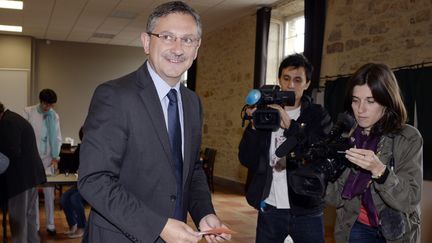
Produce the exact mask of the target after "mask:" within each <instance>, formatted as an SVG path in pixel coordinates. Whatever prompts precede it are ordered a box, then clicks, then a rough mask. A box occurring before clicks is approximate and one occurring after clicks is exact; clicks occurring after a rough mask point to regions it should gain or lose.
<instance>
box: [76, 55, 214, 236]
mask: <svg viewBox="0 0 432 243" xmlns="http://www.w3.org/2000/svg"><path fill="white" fill-rule="evenodd" d="M180 93H181V97H182V102H183V117H184V162H183V205H184V208H183V210H184V215H187V214H186V211H189V213H190V214H191V216H192V218H193V220H194V221H195V224H198V223H199V220H200V219H201V218H202V217H204V216H205V215H207V214H210V213H214V209H213V206H212V203H211V196H210V192H209V189H208V185H207V182H206V177H205V174H204V172H203V170H202V166H201V164H200V162H199V151H200V144H201V127H202V107H201V103H200V100H199V98H198V96H197V95H196V94H195V93H194V92H192V91H190V90H188V89H187V88H185V87H184V86H181V87H180ZM84 134H85V136H84V139H83V141H82V145H81V151H80V167H79V182H78V186H79V190H80V192H81V194H82V196H83V197H84V198H85V199H86V200H87V201H88V202H89V203H90V205H91V206H92V208H93V209H92V211H91V213H90V217H89V230H88V233H89V234H88V240H89V241H90V242H129V241H134V242H163V241H162V240H161V239H160V237H159V235H160V233H161V232H162V229H163V227H164V226H165V224H166V222H167V220H168V218H172V217H173V215H174V208H175V200H176V192H177V189H176V180H175V168H174V160H173V158H172V156H171V147H170V142H169V136H168V132H167V128H166V125H165V120H164V115H163V111H162V106H161V103H160V100H159V97H158V95H157V91H156V88H155V85H154V83H153V81H152V79H151V77H150V75H149V73H148V70H147V65H146V64H144V65H143V66H141V67H140V68H139V69H138V70H137V71H135V72H133V73H130V74H128V75H126V76H124V77H121V78H119V79H116V80H112V81H109V82H106V83H104V84H102V85H100V86H99V87H97V89H96V91H95V93H94V95H93V99H92V102H91V105H90V109H89V113H88V116H87V119H86V121H85V124H84Z"/></svg>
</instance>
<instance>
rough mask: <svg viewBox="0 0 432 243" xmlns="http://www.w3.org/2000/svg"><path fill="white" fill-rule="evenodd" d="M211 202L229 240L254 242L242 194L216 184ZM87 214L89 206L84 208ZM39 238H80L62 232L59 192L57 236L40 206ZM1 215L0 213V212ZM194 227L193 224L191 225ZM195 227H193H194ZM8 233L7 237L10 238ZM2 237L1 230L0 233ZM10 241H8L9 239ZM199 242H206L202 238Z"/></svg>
mask: <svg viewBox="0 0 432 243" xmlns="http://www.w3.org/2000/svg"><path fill="white" fill-rule="evenodd" d="M213 203H214V207H215V210H216V213H217V215H218V216H219V217H220V218H221V219H222V220H223V221H224V223H225V224H227V225H228V226H229V227H230V228H231V229H232V230H234V231H235V232H237V233H236V234H234V235H233V236H232V240H231V241H230V242H233V243H253V242H255V228H256V217H257V212H256V210H255V209H253V208H252V207H250V206H249V205H248V204H247V202H246V200H245V198H244V196H243V195H241V194H240V193H238V192H234V191H231V190H229V189H228V188H221V187H218V186H216V188H215V192H214V193H213ZM86 210H87V215H88V212H89V208H86ZM40 214H41V231H40V232H41V239H42V242H46V243H54V242H58V243H60V242H61V243H78V242H81V239H68V238H67V237H66V236H65V235H63V234H62V233H63V232H65V231H66V230H67V229H68V225H67V222H66V218H65V216H64V213H63V211H61V210H60V208H59V194H56V211H55V225H56V230H57V236H55V237H51V236H48V235H47V233H46V229H45V210H44V208H43V207H41V210H40ZM0 215H1V214H0ZM188 224H189V225H193V224H192V222H191V220H190V219H189V220H188ZM193 227H194V226H193ZM194 228H195V227H194ZM9 234H10V233H8V239H10V235H9ZM326 235H327V236H326V242H328V243H332V242H334V240H333V239H332V237H331V235H332V230H331V229H328V228H326ZM0 236H1V237H3V232H1V233H0ZM9 242H10V241H9ZM201 242H206V241H205V240H202V241H201Z"/></svg>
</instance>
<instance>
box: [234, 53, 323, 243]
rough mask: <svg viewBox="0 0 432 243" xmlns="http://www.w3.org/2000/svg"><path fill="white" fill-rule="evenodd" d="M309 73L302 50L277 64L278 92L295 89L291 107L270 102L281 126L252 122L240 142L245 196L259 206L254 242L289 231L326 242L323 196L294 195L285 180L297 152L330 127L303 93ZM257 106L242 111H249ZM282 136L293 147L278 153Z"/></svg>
mask: <svg viewBox="0 0 432 243" xmlns="http://www.w3.org/2000/svg"><path fill="white" fill-rule="evenodd" d="M311 76H312V65H311V64H310V63H309V61H308V60H307V59H306V58H305V57H304V56H303V55H301V54H294V55H290V56H288V57H287V58H285V59H284V60H283V61H282V63H281V64H280V66H279V72H278V77H279V85H280V86H281V90H282V91H294V92H295V104H294V106H285V107H281V106H280V105H277V104H271V105H268V106H269V107H271V108H273V109H276V110H278V111H279V113H280V116H281V124H280V128H279V129H278V130H277V131H274V132H272V131H271V130H259V129H255V127H254V124H253V121H252V122H251V123H249V125H248V127H247V128H246V130H245V131H244V134H243V137H242V140H241V142H240V145H239V160H240V162H241V163H242V164H243V165H244V166H246V167H247V168H248V169H249V173H250V175H252V179H251V183H250V185H249V187H248V189H247V192H246V199H247V201H248V203H249V204H250V205H251V206H253V207H254V208H256V209H257V210H258V223H257V232H256V242H257V243H261V242H262V243H272V242H274V243H282V242H284V240H285V238H286V237H287V236H288V235H290V236H291V238H292V239H293V240H294V242H295V243H303V242H305V243H306V242H314V243H319V242H324V226H323V212H322V210H323V199H322V198H320V197H310V196H302V195H298V194H295V193H294V192H293V191H292V190H291V188H290V186H289V185H288V175H289V173H290V172H292V171H294V170H295V169H296V168H298V165H299V163H298V162H297V160H296V159H295V157H296V154H301V153H302V151H303V150H304V149H305V148H304V147H306V145H307V144H309V143H312V142H316V141H318V140H320V139H321V138H323V137H325V135H326V133H327V132H328V131H329V130H330V128H331V120H330V116H329V115H328V113H327V112H326V111H325V110H324V108H323V107H321V106H320V105H317V104H312V100H311V98H310V97H309V96H307V95H305V94H303V92H304V91H305V90H307V89H308V87H309V85H310V83H311ZM255 110H256V108H248V109H247V110H246V112H247V114H248V115H249V116H252V113H253V112H254V111H255ZM287 139H288V141H286V140H287ZM285 141H286V142H290V143H292V146H289V147H293V149H291V150H289V151H285V155H286V156H282V158H280V157H278V156H276V149H277V148H278V147H279V146H280V145H281V144H283V143H284V142H285Z"/></svg>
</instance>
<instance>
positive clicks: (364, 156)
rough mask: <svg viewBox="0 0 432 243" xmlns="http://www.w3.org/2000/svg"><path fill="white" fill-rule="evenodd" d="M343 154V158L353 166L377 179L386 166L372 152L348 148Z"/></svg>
mask: <svg viewBox="0 0 432 243" xmlns="http://www.w3.org/2000/svg"><path fill="white" fill-rule="evenodd" d="M345 152H346V154H345V158H347V159H348V160H349V161H351V162H352V163H353V164H356V165H358V166H360V167H361V168H363V169H365V170H368V171H370V172H371V173H372V176H373V177H379V176H380V175H382V174H383V173H384V171H385V169H386V166H385V165H384V164H383V163H382V162H381V161H380V160H379V158H378V156H376V154H375V153H374V152H373V151H372V150H366V149H357V148H350V149H348V150H346V151H345Z"/></svg>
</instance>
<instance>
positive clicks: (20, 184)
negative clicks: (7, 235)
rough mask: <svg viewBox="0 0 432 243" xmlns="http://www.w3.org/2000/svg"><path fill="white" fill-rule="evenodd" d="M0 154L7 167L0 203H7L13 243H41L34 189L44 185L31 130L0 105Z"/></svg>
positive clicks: (1, 181) (2, 177) (0, 179)
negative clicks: (2, 155) (7, 161)
mask: <svg viewBox="0 0 432 243" xmlns="http://www.w3.org/2000/svg"><path fill="white" fill-rule="evenodd" d="M0 153H3V154H4V155H6V156H7V157H8V158H9V160H10V163H9V167H8V168H7V170H6V171H5V172H4V173H3V174H1V175H0V191H1V193H0V203H5V202H6V201H7V202H8V206H9V224H10V228H11V232H12V242H31V243H32V242H40V239H39V235H38V233H37V228H36V219H37V217H36V203H37V190H36V186H37V185H39V184H42V183H45V182H46V176H45V170H44V167H43V164H42V160H41V159H40V157H39V152H38V149H37V146H36V138H35V134H34V131H33V128H32V126H31V125H30V123H29V122H27V121H26V120H25V119H24V118H23V117H21V116H20V115H18V114H16V113H15V112H12V111H9V110H5V109H4V106H3V104H1V103H0Z"/></svg>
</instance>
